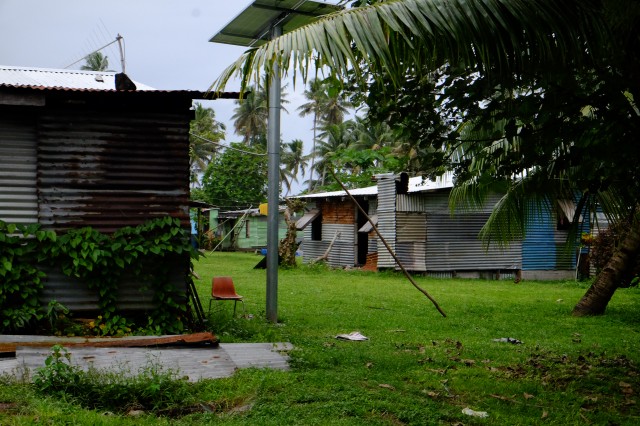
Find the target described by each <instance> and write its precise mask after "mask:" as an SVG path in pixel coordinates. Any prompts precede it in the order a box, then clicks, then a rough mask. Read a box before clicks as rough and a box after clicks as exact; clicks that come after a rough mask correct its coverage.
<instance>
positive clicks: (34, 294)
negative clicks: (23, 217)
mask: <svg viewBox="0 0 640 426" xmlns="http://www.w3.org/2000/svg"><path fill="white" fill-rule="evenodd" d="M55 241H56V234H55V233H54V232H51V231H42V230H41V229H40V226H39V225H35V224H34V225H28V226H26V225H20V224H19V225H14V224H7V223H5V222H3V221H0V331H1V332H6V331H13V330H17V329H19V328H23V327H26V326H27V325H29V324H30V323H33V322H34V321H37V320H39V319H41V317H42V316H41V313H40V312H39V310H40V302H39V299H38V296H39V295H40V292H41V291H42V287H43V283H42V280H43V278H44V277H45V274H44V273H43V272H42V271H41V270H40V269H38V268H37V267H36V266H34V265H36V264H37V262H38V261H39V260H40V255H41V254H40V248H41V247H43V246H47V245H49V244H51V243H54V242H55Z"/></svg>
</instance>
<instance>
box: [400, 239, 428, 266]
mask: <svg viewBox="0 0 640 426" xmlns="http://www.w3.org/2000/svg"><path fill="white" fill-rule="evenodd" d="M426 252H427V243H426V242H398V243H397V244H396V255H397V256H398V258H399V259H400V262H402V265H403V266H404V267H405V269H407V270H409V271H417V272H420V271H426V270H427V266H426V263H427V262H426Z"/></svg>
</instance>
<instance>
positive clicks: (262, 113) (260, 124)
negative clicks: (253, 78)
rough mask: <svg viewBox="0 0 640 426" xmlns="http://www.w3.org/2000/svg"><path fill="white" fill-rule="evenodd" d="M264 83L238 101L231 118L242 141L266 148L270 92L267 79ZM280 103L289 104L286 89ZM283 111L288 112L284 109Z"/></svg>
mask: <svg viewBox="0 0 640 426" xmlns="http://www.w3.org/2000/svg"><path fill="white" fill-rule="evenodd" d="M262 81H263V83H262V84H261V85H258V86H251V87H249V89H248V91H249V93H248V94H247V95H246V96H245V97H244V98H243V99H239V100H237V101H236V105H237V106H236V109H235V111H234V114H233V115H232V116H231V118H232V119H233V120H234V122H233V126H234V130H235V132H236V134H238V135H240V136H242V141H243V142H244V144H245V145H248V146H256V145H264V146H266V141H267V119H268V118H269V91H268V86H267V84H266V78H264V79H263V80H262ZM280 102H281V105H285V104H287V103H289V101H288V100H287V92H286V87H283V88H282V91H281V93H280ZM282 110H283V111H284V112H287V110H286V108H284V107H282Z"/></svg>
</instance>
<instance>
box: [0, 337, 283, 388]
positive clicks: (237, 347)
mask: <svg viewBox="0 0 640 426" xmlns="http://www.w3.org/2000/svg"><path fill="white" fill-rule="evenodd" d="M291 348H292V346H291V344H288V343H224V344H220V345H219V346H218V347H217V348H213V347H209V348H186V347H181V348H157V349H156V348H153V349H152V348H90V347H70V348H67V350H68V352H69V353H70V354H71V364H73V365H77V366H79V367H80V368H82V369H83V370H85V371H87V370H89V369H91V368H94V369H97V370H102V371H108V372H113V373H117V374H127V375H135V374H138V373H140V372H141V371H143V370H144V369H145V368H149V367H157V368H161V369H162V370H163V371H171V372H173V373H175V374H176V375H178V376H179V377H188V379H189V380H190V381H194V382H195V381H198V380H201V379H216V378H221V377H229V376H231V375H233V373H234V372H235V371H236V370H237V369H239V368H250V367H253V368H273V369H278V370H287V369H288V368H289V365H288V359H289V358H288V356H287V355H286V351H288V350H290V349H291ZM49 355H50V350H49V349H48V348H40V347H27V346H19V347H17V348H16V357H15V358H4V359H0V375H3V374H8V375H11V376H14V377H17V378H21V379H24V380H30V379H31V378H32V377H33V374H34V372H35V371H36V370H37V369H38V368H40V367H43V366H44V362H45V359H46V358H47V357H48V356H49Z"/></svg>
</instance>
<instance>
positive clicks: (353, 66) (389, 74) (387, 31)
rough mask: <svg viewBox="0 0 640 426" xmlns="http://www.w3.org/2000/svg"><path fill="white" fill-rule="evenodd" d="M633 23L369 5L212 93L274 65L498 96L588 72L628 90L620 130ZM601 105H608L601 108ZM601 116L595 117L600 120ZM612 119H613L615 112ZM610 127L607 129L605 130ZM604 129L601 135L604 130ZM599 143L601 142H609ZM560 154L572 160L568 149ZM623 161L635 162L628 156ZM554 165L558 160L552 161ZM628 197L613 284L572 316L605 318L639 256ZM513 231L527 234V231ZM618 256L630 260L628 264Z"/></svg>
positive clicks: (264, 54)
mask: <svg viewBox="0 0 640 426" xmlns="http://www.w3.org/2000/svg"><path fill="white" fill-rule="evenodd" d="M639 15H640V12H639V11H638V7H637V3H636V2H634V1H620V0H604V1H590V0H579V1H578V0H565V1H562V2H558V1H557V0H537V1H520V0H484V1H474V0H387V1H383V2H374V4H372V5H370V6H365V7H361V8H356V9H348V10H345V11H342V12H338V13H335V14H331V15H328V16H325V17H323V18H321V19H319V20H318V21H316V22H315V23H312V24H310V25H308V26H305V27H302V28H299V29H298V30H295V31H292V32H289V33H287V34H285V35H283V36H281V37H279V38H276V39H274V40H272V41H271V42H269V43H266V44H264V45H262V46H261V47H260V48H257V49H252V50H248V51H247V52H245V53H244V54H243V55H242V56H241V57H240V58H239V59H238V60H237V61H236V62H235V63H234V64H233V65H231V66H230V67H229V68H227V69H226V70H225V71H224V72H223V73H222V74H221V75H220V77H218V79H217V80H216V81H215V82H214V84H213V85H212V88H214V89H215V90H222V89H223V88H224V86H225V85H226V83H227V81H228V80H229V78H231V76H232V75H235V74H236V73H237V72H240V73H241V74H242V77H243V80H244V81H248V80H249V79H251V78H254V77H255V76H258V75H259V74H260V73H261V71H262V70H263V69H264V68H268V67H269V64H271V63H272V62H275V63H278V65H279V69H280V70H281V72H282V73H285V72H288V70H289V66H290V65H291V66H293V73H294V76H295V75H296V73H297V72H301V74H302V75H303V77H304V76H306V73H305V71H306V69H305V67H306V66H307V64H310V63H313V64H316V65H320V66H324V67H327V68H329V69H330V70H331V71H332V72H333V73H334V74H335V75H337V76H338V77H344V76H347V75H350V74H353V75H354V76H355V79H356V81H359V82H362V83H363V86H365V87H366V85H367V83H366V81H367V78H368V77H370V76H372V75H373V76H384V78H385V79H386V80H387V81H388V82H389V84H391V85H393V86H396V87H400V86H402V84H403V82H404V80H405V77H406V75H407V73H413V72H429V70H436V69H438V68H439V67H442V66H444V65H447V66H450V67H451V68H452V69H454V68H457V69H468V70H472V71H473V72H476V73H477V75H479V76H481V77H490V78H491V79H492V81H493V82H495V85H496V87H497V86H498V85H499V84H500V83H501V82H502V83H503V85H502V87H515V86H517V85H518V84H519V78H521V77H524V78H525V79H526V81H532V79H531V76H539V77H544V76H553V74H554V73H556V75H557V70H563V69H567V70H569V71H567V72H574V71H577V70H585V71H583V72H585V73H588V72H589V71H588V70H589V69H590V68H592V69H593V68H598V67H599V68H600V73H601V75H604V73H606V70H611V69H613V70H614V71H613V74H614V75H615V78H616V79H617V81H618V82H621V81H622V82H625V83H623V84H621V85H620V87H619V88H618V89H617V90H613V91H612V92H610V93H609V94H607V95H609V96H618V97H619V98H620V97H621V96H623V97H626V99H627V103H626V105H625V106H624V107H620V109H619V110H618V111H615V113H616V114H615V115H614V117H615V120H618V121H620V123H624V122H625V121H626V122H629V120H631V119H633V120H635V119H636V117H637V116H640V108H638V107H637V104H636V102H637V99H640V87H638V81H640V76H638V73H637V70H638V67H637V64H638V63H639V62H640V60H639V59H638V49H637V45H638V42H639V40H638V33H637V31H636V30H635V28H637V22H638V17H639ZM601 58H606V62H609V60H611V63H607V65H608V66H607V67H605V66H602V61H601ZM361 70H366V72H362V71H361ZM602 70H604V71H602ZM585 75H586V74H585ZM609 78H611V77H609ZM538 81H540V80H538ZM548 100H549V101H551V99H548ZM586 102H588V101H586ZM607 105H608V104H604V108H607ZM587 106H588V104H587ZM606 111H607V110H606V109H601V110H600V111H597V110H596V111H595V112H596V113H601V115H602V117H606V115H605V114H604V112H606ZM608 111H609V112H612V110H611V109H609V110H608ZM603 122H605V121H602V120H601V121H600V123H603ZM611 126H613V123H611V121H609V127H611ZM627 126H628V124H627ZM604 127H606V125H605V126H603V127H601V129H603V128H604ZM609 127H608V128H609ZM638 128H640V127H639V126H636V127H635V129H638ZM605 130H606V129H605ZM631 131H632V134H633V135H635V139H634V138H631V139H630V140H629V143H632V142H631V141H632V140H637V139H638V137H639V136H638V131H637V130H635V131H634V130H633V129H631ZM634 132H635V133H634ZM585 135H586V136H587V137H588V135H589V133H588V132H587V131H585V132H584V134H583V136H585ZM602 135H605V136H606V134H605V133H602ZM593 141H594V143H595V144H596V145H592V146H597V144H598V141H597V140H596V139H593ZM558 149H565V150H570V149H571V145H570V141H569V144H567V145H565V146H564V147H558ZM608 151H609V152H610V151H612V150H608ZM606 152H607V151H606V150H605V151H604V152H603V153H606ZM625 152H627V153H629V154H631V155H633V153H632V152H631V151H628V150H627V151H625ZM636 152H637V151H636ZM494 153H495V152H494ZM549 154H550V155H552V153H549ZM558 155H562V152H561V151H558ZM635 155H636V156H637V154H635ZM611 160H612V161H614V163H615V162H616V161H618V162H621V163H622V164H624V165H630V166H631V167H632V170H636V167H634V166H633V164H636V165H637V164H638V163H640V158H637V160H638V161H635V160H634V161H632V162H629V161H628V158H624V156H619V157H618V158H612V159H611ZM474 161H475V160H474ZM625 161H626V162H625ZM540 166H544V165H542V164H540ZM555 166H556V167H557V168H554V169H548V170H551V171H552V173H548V174H546V175H540V176H542V177H544V178H545V180H546V181H547V183H550V182H549V181H550V180H554V179H568V181H567V182H569V183H577V182H580V180H578V178H577V176H578V174H576V173H574V170H573V169H562V167H567V165H566V164H563V163H562V162H556V163H555ZM558 167H559V168H558ZM572 167H573V166H572ZM577 169H580V167H579V166H578V167H577ZM582 169H583V171H584V172H589V173H586V174H583V175H582V176H583V177H582V182H583V183H584V182H585V177H590V178H591V181H590V184H593V185H595V187H596V188H598V187H599V185H601V182H602V181H603V178H605V181H607V182H608V184H611V180H606V177H607V176H599V174H598V173H593V170H592V171H588V170H585V169H584V167H583V168H582ZM619 169H621V168H620V167H605V168H603V169H602V170H603V171H604V172H605V173H617V172H616V171H617V170H619ZM634 173H635V172H634ZM618 174H619V173H618ZM616 176H617V175H616ZM634 176H635V175H634ZM620 177H622V176H620ZM571 180H574V181H573V182H572V181H571ZM620 181H624V179H620ZM626 181H627V182H631V180H629V179H627V180H626ZM599 182H600V183H599ZM542 183H544V182H542ZM631 189H633V188H619V193H621V194H625V193H626V194H627V195H628V196H627V198H626V199H625V200H624V202H625V205H624V207H625V208H624V209H622V211H625V212H626V215H627V216H629V215H630V216H631V217H633V218H634V220H633V221H632V222H633V224H634V225H633V226H632V229H631V230H630V232H629V234H628V235H627V238H625V240H624V241H623V243H622V244H621V246H622V248H623V250H620V251H618V252H616V255H614V257H613V258H612V261H611V262H610V265H608V266H607V267H605V268H604V269H605V270H607V271H608V273H609V275H608V276H606V274H600V275H599V276H598V278H597V279H596V281H595V282H594V285H593V286H592V287H591V288H590V290H589V291H588V292H587V294H586V295H585V298H583V301H581V302H580V303H579V304H578V305H577V306H576V309H575V310H574V313H575V314H578V315H584V314H598V313H602V312H604V307H606V304H607V302H608V300H609V298H610V297H611V295H612V294H613V291H615V288H616V287H617V282H615V280H616V276H619V275H620V274H619V272H620V270H622V269H623V268H624V267H625V266H626V264H628V261H629V259H634V258H635V257H636V256H637V255H638V253H639V252H640V194H639V193H638V192H639V191H637V190H636V191H635V192H633V191H631ZM613 204H615V203H613ZM506 207H508V204H502V205H499V206H498V210H499V209H500V208H506ZM612 213H614V212H612ZM494 214H495V212H494ZM612 217H614V216H612ZM618 218H619V217H618ZM518 223H520V224H525V223H526V221H524V220H520V221H519V222H518ZM619 254H620V255H626V260H625V259H623V257H624V256H623V257H620V256H618V255H619ZM625 262H626V264H625ZM583 302H584V303H583Z"/></svg>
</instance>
